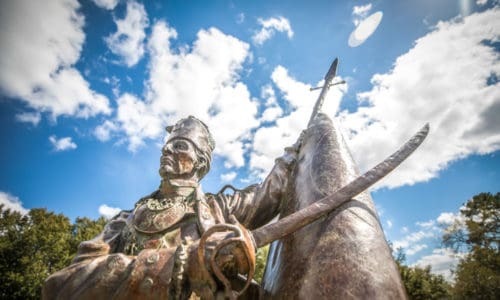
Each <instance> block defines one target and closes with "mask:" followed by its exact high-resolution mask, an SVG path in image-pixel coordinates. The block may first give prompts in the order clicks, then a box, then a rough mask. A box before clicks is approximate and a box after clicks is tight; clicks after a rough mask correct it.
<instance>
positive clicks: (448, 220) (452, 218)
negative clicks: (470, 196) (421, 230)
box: [437, 212, 463, 226]
mask: <svg viewBox="0 0 500 300" xmlns="http://www.w3.org/2000/svg"><path fill="white" fill-rule="evenodd" d="M462 220H463V217H462V216H461V214H460V213H450V212H443V213H441V214H440V215H439V217H438V218H437V222H438V223H439V224H441V225H448V226H449V225H452V224H454V223H455V222H457V221H458V222H461V221H462Z"/></svg>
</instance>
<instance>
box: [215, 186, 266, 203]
mask: <svg viewBox="0 0 500 300" xmlns="http://www.w3.org/2000/svg"><path fill="white" fill-rule="evenodd" d="M257 186H258V184H252V185H249V186H247V187H245V188H242V189H239V188H236V187H234V186H233V185H231V184H226V185H225V186H223V187H222V188H221V189H220V190H219V191H218V192H217V193H215V194H212V193H206V194H205V195H206V196H207V197H215V198H224V199H227V198H233V197H235V196H237V195H241V194H247V193H250V192H253V191H254V190H255V188H256V187H257Z"/></svg>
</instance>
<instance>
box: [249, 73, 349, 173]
mask: <svg viewBox="0 0 500 300" xmlns="http://www.w3.org/2000/svg"><path fill="white" fill-rule="evenodd" d="M271 79H272V81H273V83H274V85H275V86H276V88H277V89H278V91H279V92H280V93H281V94H282V97H283V99H284V100H285V102H286V105H287V107H288V108H290V109H289V111H290V112H289V113H287V114H284V115H282V116H281V117H279V118H276V119H275V122H273V123H271V124H269V125H265V126H262V127H260V128H258V129H257V130H256V131H255V134H254V139H253V143H252V152H251V155H250V168H251V171H252V173H253V174H254V175H255V176H257V177H259V178H261V179H262V178H264V177H265V175H266V174H267V173H268V172H269V171H270V169H271V168H272V166H273V165H274V159H275V158H276V157H279V156H280V155H281V154H282V153H283V148H284V147H285V146H290V145H292V144H293V143H295V141H296V140H297V138H298V137H299V135H300V132H301V131H302V129H304V128H305V127H306V126H307V122H308V120H309V117H310V115H311V112H312V109H313V106H314V101H316V99H317V97H318V95H319V91H318V90H316V91H313V92H311V91H310V88H311V85H309V84H305V83H302V82H300V81H298V80H296V79H295V78H293V77H292V76H290V75H289V74H288V70H287V69H285V68H284V67H283V66H278V67H276V68H275V69H274V71H273V73H272V75H271ZM318 84H319V85H321V84H322V82H319V83H318ZM346 91H347V85H336V86H333V87H332V88H331V89H330V91H329V93H328V94H327V96H326V99H325V102H324V107H323V112H324V113H326V114H328V115H329V116H330V117H332V118H333V117H334V115H335V113H336V112H337V108H338V105H339V103H340V100H341V98H342V95H343V94H344V93H345V92H346ZM266 93H267V94H266ZM263 95H268V99H271V100H270V101H267V102H268V103H269V105H270V106H273V105H275V106H274V107H279V106H278V104H276V103H275V100H272V99H273V98H272V97H273V95H274V92H273V93H271V92H270V91H269V89H267V91H266V92H264V93H263ZM269 95H271V96H269ZM264 98H265V97H264Z"/></svg>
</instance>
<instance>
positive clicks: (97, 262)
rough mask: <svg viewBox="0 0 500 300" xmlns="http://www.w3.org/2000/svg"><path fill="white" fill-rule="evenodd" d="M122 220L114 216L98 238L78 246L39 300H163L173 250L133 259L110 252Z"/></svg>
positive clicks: (172, 267) (49, 279)
mask: <svg viewBox="0 0 500 300" xmlns="http://www.w3.org/2000/svg"><path fill="white" fill-rule="evenodd" d="M123 217H124V216H121V217H120V216H118V217H116V218H115V219H114V220H112V221H110V222H109V223H108V224H107V225H106V228H105V230H104V231H103V232H102V233H101V234H100V235H98V236H97V237H96V238H94V239H93V240H91V241H86V242H83V243H81V244H80V246H79V249H78V254H77V256H76V257H75V259H74V260H73V262H72V264H71V265H70V266H69V267H67V268H65V269H62V270H60V271H58V272H56V273H54V274H52V275H51V276H50V277H49V278H47V280H46V282H45V284H44V286H43V291H42V298H43V299H92V300H95V299H114V298H116V299H121V298H126V297H130V295H137V297H139V298H140V296H141V295H142V296H148V297H149V298H150V299H156V298H163V299H166V298H167V295H168V288H169V282H170V281H171V277H172V273H173V269H174V262H175V257H176V253H175V249H160V250H143V251H141V252H140V253H139V255H137V256H128V255H125V254H123V253H114V248H115V247H117V246H118V244H119V242H120V241H119V239H120V233H121V231H122V229H123V227H124V224H125V223H124V220H123Z"/></svg>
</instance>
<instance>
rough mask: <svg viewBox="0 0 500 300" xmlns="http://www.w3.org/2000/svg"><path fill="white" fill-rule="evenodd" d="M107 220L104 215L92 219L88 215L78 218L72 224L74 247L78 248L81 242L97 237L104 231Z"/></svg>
mask: <svg viewBox="0 0 500 300" xmlns="http://www.w3.org/2000/svg"><path fill="white" fill-rule="evenodd" d="M106 222H107V220H106V218H104V217H100V218H98V219H97V220H91V219H89V218H87V217H83V218H81V217H78V218H76V220H75V223H74V224H73V226H72V239H71V242H72V248H73V249H77V248H78V245H80V243H81V242H83V241H88V240H91V239H93V238H94V237H96V236H97V235H98V234H99V233H101V232H102V230H103V229H104V225H106ZM75 251H76V250H75ZM75 253H76V252H75Z"/></svg>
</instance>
